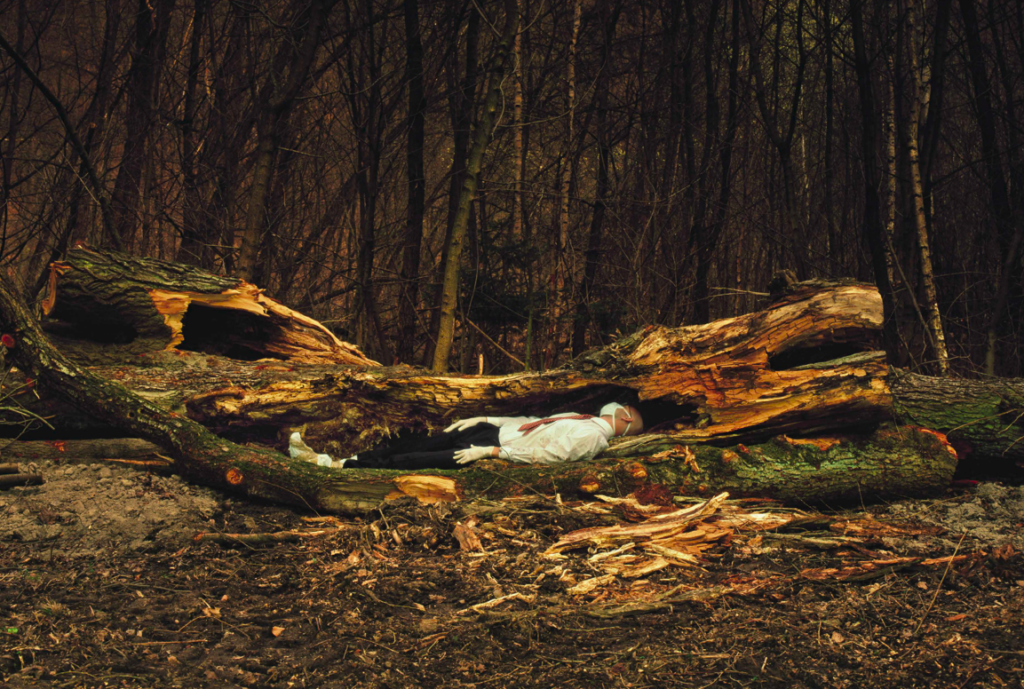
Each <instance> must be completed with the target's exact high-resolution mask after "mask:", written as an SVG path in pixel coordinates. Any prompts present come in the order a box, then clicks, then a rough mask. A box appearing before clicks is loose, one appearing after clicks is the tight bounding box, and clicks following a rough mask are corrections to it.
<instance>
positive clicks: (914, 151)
mask: <svg viewBox="0 0 1024 689" xmlns="http://www.w3.org/2000/svg"><path fill="white" fill-rule="evenodd" d="M907 24H908V27H907V28H908V32H909V34H910V69H911V72H912V74H911V76H910V83H911V94H910V121H909V123H908V125H907V157H908V158H909V159H910V185H911V196H912V197H913V204H914V225H915V228H916V230H917V248H918V256H919V258H920V260H921V284H922V286H923V287H924V298H925V301H926V302H927V304H926V305H925V309H926V311H927V314H928V317H927V319H926V322H927V326H928V333H929V335H930V337H929V340H930V344H931V347H932V354H933V356H934V357H935V363H936V366H937V367H938V371H939V374H940V375H946V374H947V373H948V372H949V355H948V354H947V353H946V336H945V334H944V333H943V329H942V316H941V314H940V313H939V302H938V297H937V295H936V292H935V276H934V271H933V270H932V256H931V248H930V246H929V242H928V221H927V218H926V216H925V210H924V189H923V185H922V184H921V162H920V157H919V153H918V150H919V149H918V129H919V123H920V122H921V120H922V119H923V118H924V115H925V112H926V110H927V107H926V101H927V90H926V87H925V85H924V83H923V81H924V77H923V74H922V72H921V69H920V64H919V60H918V56H917V51H918V47H919V42H918V40H917V30H918V29H917V19H916V10H915V4H914V2H913V0H910V1H909V2H908V3H907Z"/></svg>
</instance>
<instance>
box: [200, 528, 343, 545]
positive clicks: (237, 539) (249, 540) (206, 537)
mask: <svg viewBox="0 0 1024 689" xmlns="http://www.w3.org/2000/svg"><path fill="white" fill-rule="evenodd" d="M340 530H341V529H318V530H316V531H297V530H290V531H275V532H273V533H213V532H208V531H204V532H200V533H197V534H196V535H195V536H194V537H193V538H192V540H193V541H194V542H195V543H219V544H220V545H229V546H230V545H244V546H254V545H275V544H277V543H297V542H299V541H301V540H303V539H306V538H316V537H318V536H329V535H330V534H334V533H337V532H338V531H340Z"/></svg>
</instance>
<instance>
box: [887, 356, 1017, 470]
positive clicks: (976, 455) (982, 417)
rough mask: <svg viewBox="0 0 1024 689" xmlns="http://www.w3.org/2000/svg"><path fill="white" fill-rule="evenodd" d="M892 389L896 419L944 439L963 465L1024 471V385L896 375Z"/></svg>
mask: <svg viewBox="0 0 1024 689" xmlns="http://www.w3.org/2000/svg"><path fill="white" fill-rule="evenodd" d="M889 385H890V387H891V389H892V396H893V404H894V407H895V411H896V416H897V418H898V419H899V420H900V421H901V422H902V423H909V424H915V425H918V426H923V427H925V428H933V429H935V430H937V431H940V432H942V433H945V434H946V435H947V437H948V438H949V441H950V442H951V443H952V444H953V446H954V447H955V448H956V449H957V452H958V453H959V454H960V458H961V459H962V460H964V459H966V460H968V461H971V462H974V461H979V462H983V463H987V464H996V465H998V464H1003V465H1006V464H1008V463H1017V464H1018V465H1020V466H1024V380H1020V379H1009V378H1004V379H996V380H955V379H950V378H934V377H932V376H922V375H918V374H915V373H907V372H905V371H896V370H894V371H893V372H892V375H891V376H890V379H889Z"/></svg>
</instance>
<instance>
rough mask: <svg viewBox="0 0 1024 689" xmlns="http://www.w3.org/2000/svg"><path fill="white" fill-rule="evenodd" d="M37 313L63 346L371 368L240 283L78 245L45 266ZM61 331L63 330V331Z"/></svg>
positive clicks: (314, 325) (315, 325)
mask: <svg viewBox="0 0 1024 689" xmlns="http://www.w3.org/2000/svg"><path fill="white" fill-rule="evenodd" d="M43 311H44V313H45V314H46V315H47V316H49V317H50V318H51V319H52V320H53V321H54V329H55V331H56V332H57V333H59V334H60V335H61V336H62V337H63V338H64V340H65V342H67V343H68V344H70V340H74V339H77V340H79V351H82V348H81V346H80V345H81V340H82V339H85V340H92V341H94V342H99V343H103V344H105V345H108V346H110V345H121V346H122V347H121V348H117V347H114V349H120V350H121V351H122V352H123V351H128V352H131V353H132V354H139V353H142V352H148V351H159V350H164V349H167V350H173V349H180V350H191V351H204V352H211V353H220V354H225V355H228V356H234V357H237V358H243V359H261V358H265V357H266V358H275V359H283V360H287V361H296V362H319V363H332V364H342V365H348V366H378V365H379V364H378V363H377V362H375V361H372V360H371V359H368V358H367V357H366V356H364V355H363V353H362V352H360V351H359V350H358V349H357V348H356V347H354V346H353V345H350V344H348V343H346V342H342V341H341V340H340V339H338V338H337V337H336V336H335V335H334V334H333V333H332V332H331V331H330V330H328V329H327V328H326V327H324V326H323V325H322V324H321V323H319V322H318V321H316V320H314V319H312V318H310V317H309V316H306V315H303V314H301V313H299V312H297V311H293V310H292V309H289V308H288V307H287V306H285V305H284V304H282V303H280V302H279V301H276V300H275V299H271V298H270V297H268V296H266V295H265V294H264V293H263V290H261V289H260V288H259V287H257V286H256V285H253V284H250V283H248V282H246V281H245V280H241V279H239V278H229V277H223V276H220V275H214V274H212V273H207V272H204V271H202V270H199V269H197V268H193V267H191V266H186V265H183V264H179V263H170V262H168V261H160V260H157V259H152V258H139V257H135V256H129V255H127V254H119V253H116V252H109V251H102V252H101V251H93V250H91V249H86V248H82V247H78V248H75V249H72V250H71V251H70V252H68V255H67V258H66V259H65V260H63V261H55V262H54V263H51V264H50V279H49V293H48V295H47V297H46V299H45V301H44V302H43ZM62 326H63V327H62Z"/></svg>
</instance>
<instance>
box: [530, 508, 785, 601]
mask: <svg viewBox="0 0 1024 689" xmlns="http://www.w3.org/2000/svg"><path fill="white" fill-rule="evenodd" d="M728 497H729V494H728V493H719V494H718V495H716V496H714V497H713V498H711V499H709V500H706V501H705V502H702V503H700V504H698V505H694V506H692V507H687V508H685V509H678V510H673V509H671V508H664V507H658V506H654V505H641V504H640V503H639V502H638V501H637V500H636V498H634V497H632V496H630V497H627V498H609V497H606V496H598V499H599V500H601V501H602V503H604V504H598V503H590V504H587V505H584V506H582V507H581V508H579V509H581V510H585V511H589V512H594V511H600V510H602V509H603V510H605V511H611V510H613V509H618V510H620V511H624V512H625V513H626V514H628V515H630V516H631V517H632V518H634V519H635V518H636V516H637V515H641V516H642V517H643V518H644V519H645V520H644V521H642V522H640V523H625V524H616V525H614V526H601V527H592V528H587V529H580V530H578V531H573V532H572V533H569V534H567V535H565V536H564V537H562V538H561V539H560V540H559V541H558V542H557V543H555V544H554V545H552V546H551V547H550V548H548V549H547V551H546V552H545V555H546V556H547V557H549V558H564V557H565V556H564V555H563V553H565V552H567V551H570V550H577V549H581V548H588V549H590V550H597V551H598V552H596V553H595V554H594V555H592V556H591V557H590V558H589V561H590V562H591V563H593V564H594V565H596V566H598V567H600V568H601V569H603V570H604V572H605V574H604V575H602V576H597V577H593V578H590V579H587V580H584V581H581V582H580V583H579V584H577V585H575V586H573V587H572V588H570V589H568V592H569V593H571V594H574V595H582V594H586V593H591V592H593V591H594V590H595V589H597V588H599V587H601V586H604V585H607V584H610V583H612V582H614V581H615V580H616V578H622V579H639V578H641V577H645V576H647V575H649V574H653V573H654V572H657V571H660V570H663V569H666V568H668V567H672V566H676V567H693V566H696V565H697V564H698V560H697V556H698V555H700V554H701V553H702V552H704V551H706V550H708V549H710V548H713V547H715V546H717V545H727V544H728V543H729V542H730V540H731V538H732V536H733V535H734V534H735V532H736V531H737V530H739V529H743V530H763V529H773V528H777V527H778V526H781V525H783V524H786V523H788V522H790V521H793V520H796V519H801V518H804V515H803V514H802V513H800V512H791V513H788V514H784V513H779V512H774V513H769V512H747V511H745V510H742V509H740V508H737V507H735V506H732V505H728V506H727V505H725V502H726V500H727V499H728ZM666 510H668V511H666ZM609 548H611V550H607V549H609Z"/></svg>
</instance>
